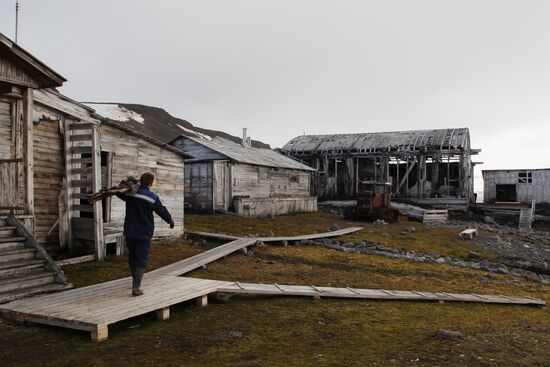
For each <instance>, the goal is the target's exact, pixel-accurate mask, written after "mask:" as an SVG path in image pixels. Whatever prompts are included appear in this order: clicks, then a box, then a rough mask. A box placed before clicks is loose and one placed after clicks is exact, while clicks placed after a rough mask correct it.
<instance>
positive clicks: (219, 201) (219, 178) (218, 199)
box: [214, 162, 227, 210]
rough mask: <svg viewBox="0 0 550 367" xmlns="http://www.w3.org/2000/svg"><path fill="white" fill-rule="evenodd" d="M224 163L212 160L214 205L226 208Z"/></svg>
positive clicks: (216, 207) (217, 207)
mask: <svg viewBox="0 0 550 367" xmlns="http://www.w3.org/2000/svg"><path fill="white" fill-rule="evenodd" d="M225 167H226V165H225V162H214V207H215V209H223V210H225V209H226V173H227V171H226V168H225Z"/></svg>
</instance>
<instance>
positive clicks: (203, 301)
mask: <svg viewBox="0 0 550 367" xmlns="http://www.w3.org/2000/svg"><path fill="white" fill-rule="evenodd" d="M195 302H196V303H197V307H204V306H207V305H208V295H207V294H205V295H203V296H200V297H197V298H195Z"/></svg>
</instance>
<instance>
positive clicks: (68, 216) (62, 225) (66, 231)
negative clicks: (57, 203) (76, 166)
mask: <svg viewBox="0 0 550 367" xmlns="http://www.w3.org/2000/svg"><path fill="white" fill-rule="evenodd" d="M61 123H62V126H63V155H64V157H63V158H64V162H63V163H64V165H65V179H64V180H63V185H64V189H63V197H64V201H65V214H64V215H63V217H60V218H59V238H60V240H61V239H62V242H63V243H62V245H63V246H67V248H68V250H69V254H71V255H72V254H73V252H74V248H73V232H72V220H73V219H72V218H73V213H74V212H73V210H72V209H71V206H72V204H73V199H72V194H73V192H74V190H73V189H72V188H71V181H72V173H71V169H72V167H73V164H72V163H71V136H70V134H71V120H69V119H67V118H62V120H61Z"/></svg>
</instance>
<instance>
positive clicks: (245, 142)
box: [241, 127, 247, 148]
mask: <svg viewBox="0 0 550 367" xmlns="http://www.w3.org/2000/svg"><path fill="white" fill-rule="evenodd" d="M241 144H242V146H243V147H245V148H246V146H247V138H246V127H243V140H242V142H241Z"/></svg>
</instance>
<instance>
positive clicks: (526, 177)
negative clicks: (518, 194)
mask: <svg viewBox="0 0 550 367" xmlns="http://www.w3.org/2000/svg"><path fill="white" fill-rule="evenodd" d="M518 183H533V173H532V172H518Z"/></svg>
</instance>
